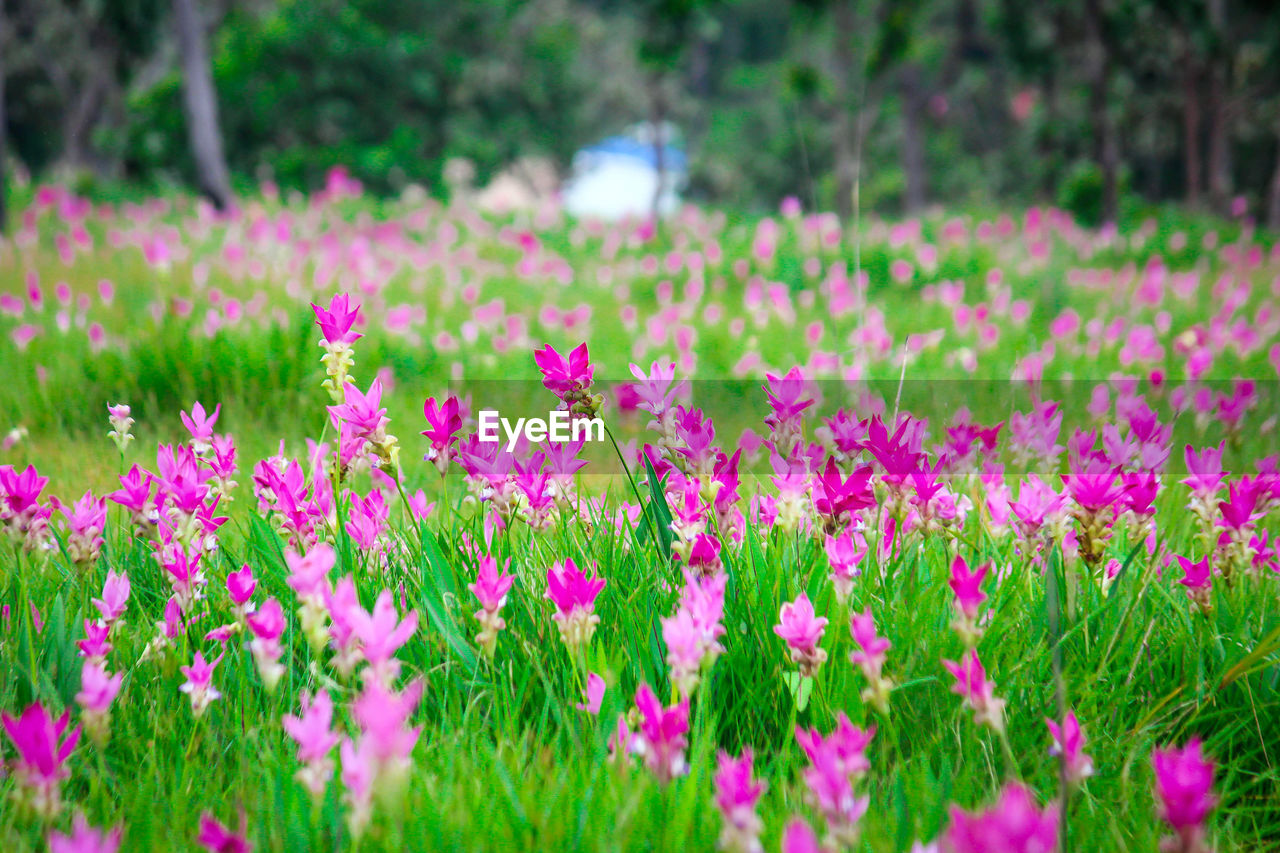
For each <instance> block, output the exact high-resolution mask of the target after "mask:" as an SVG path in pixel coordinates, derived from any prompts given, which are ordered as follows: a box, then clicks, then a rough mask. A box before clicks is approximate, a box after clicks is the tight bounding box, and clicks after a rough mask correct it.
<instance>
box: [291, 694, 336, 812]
mask: <svg viewBox="0 0 1280 853" xmlns="http://www.w3.org/2000/svg"><path fill="white" fill-rule="evenodd" d="M281 722H282V724H283V725H284V730H285V732H286V733H288V735H289V737H291V738H293V740H294V742H296V743H297V744H298V760H299V761H301V762H302V764H303V766H302V767H301V768H300V769H299V770H298V774H297V778H298V781H299V782H301V783H302V786H303V787H304V788H306V789H307V790H308V791H310V792H311V795H312V796H313V797H317V798H318V797H322V796H324V791H325V788H326V787H327V786H328V783H329V779H330V778H331V777H332V776H333V759H332V758H331V757H330V753H332V752H333V748H334V747H335V746H337V745H338V736H337V735H336V734H335V733H334V732H333V731H332V730H331V725H332V723H333V700H332V699H330V698H329V693H328V691H326V690H324V689H323V688H322V689H320V690H318V691H316V694H315V698H311V696H309V695H308V694H306V693H304V694H302V716H301V717H295V716H293V715H291V714H285V716H284V718H283V719H282V720H281Z"/></svg>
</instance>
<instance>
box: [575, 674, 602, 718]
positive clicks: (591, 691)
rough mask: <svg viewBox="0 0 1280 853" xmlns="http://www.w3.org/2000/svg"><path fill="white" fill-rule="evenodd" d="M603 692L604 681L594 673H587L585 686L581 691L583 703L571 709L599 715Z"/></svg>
mask: <svg viewBox="0 0 1280 853" xmlns="http://www.w3.org/2000/svg"><path fill="white" fill-rule="evenodd" d="M604 691H605V684H604V679H603V678H601V677H600V676H598V675H596V674H595V673H594V672H589V673H587V686H586V688H585V689H584V690H583V691H582V694H583V695H582V698H583V701H582V702H579V703H578V704H576V705H574V706H573V707H575V708H577V709H578V710H579V711H586V712H587V713H588V714H599V713H600V703H601V702H603V701H604Z"/></svg>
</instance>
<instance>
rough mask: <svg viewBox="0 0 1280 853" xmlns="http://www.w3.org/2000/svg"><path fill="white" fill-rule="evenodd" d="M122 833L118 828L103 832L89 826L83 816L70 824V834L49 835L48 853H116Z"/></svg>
mask: <svg viewBox="0 0 1280 853" xmlns="http://www.w3.org/2000/svg"><path fill="white" fill-rule="evenodd" d="M123 835H124V831H123V830H122V829H121V828H120V827H118V826H117V827H116V828H115V829H112V830H111V831H110V832H103V831H102V830H100V829H96V828H94V827H92V826H90V825H89V822H88V821H87V820H85V818H84V815H83V814H77V815H76V817H75V820H74V821H72V823H71V834H70V835H63V834H62V833H61V832H50V833H49V853H116V851H118V850H119V849H120V840H121V838H122V837H123Z"/></svg>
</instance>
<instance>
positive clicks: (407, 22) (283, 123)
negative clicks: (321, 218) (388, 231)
mask: <svg viewBox="0 0 1280 853" xmlns="http://www.w3.org/2000/svg"><path fill="white" fill-rule="evenodd" d="M579 35H580V34H579V31H578V28H577V27H576V25H575V22H574V21H573V20H572V19H571V18H569V17H567V16H566V15H565V14H564V13H563V10H562V9H561V8H560V7H559V6H558V5H557V4H555V3H534V4H530V5H526V4H522V3H512V2H502V0H487V2H481V3H465V4H457V3H449V2H445V1H444V0H429V2H421V3H411V4H407V3H401V2H395V0H358V2H350V3H347V2H338V0H321V2H300V1H298V2H295V0H289V1H288V2H282V3H280V4H279V5H277V6H275V7H274V8H272V9H271V11H269V12H268V13H267V14H265V15H263V16H261V17H259V16H255V15H254V14H252V13H250V12H248V11H239V12H236V13H235V14H234V15H233V17H232V19H231V20H230V21H229V22H228V24H227V25H226V26H225V27H223V29H222V38H221V39H219V41H218V43H217V45H216V50H215V52H214V60H213V61H214V78H215V84H216V86H217V89H218V91H219V92H220V95H221V97H220V101H221V103H220V110H221V120H222V128H223V136H224V139H225V144H226V150H227V159H228V162H229V163H230V165H231V167H232V169H233V170H234V171H236V172H238V173H239V174H241V175H243V176H260V175H261V174H262V170H263V169H264V168H265V169H266V170H267V171H268V173H269V174H271V175H273V176H274V178H275V180H276V181H277V182H278V183H279V184H280V185H281V186H284V187H296V188H306V187H314V186H318V185H321V184H322V183H323V178H324V175H325V173H326V172H327V171H328V170H329V169H331V168H334V167H336V166H343V167H346V168H347V169H348V170H350V172H351V174H352V175H353V176H354V177H357V178H359V179H361V180H362V181H364V182H365V183H366V184H367V185H368V186H369V187H370V188H371V189H372V190H374V191H375V192H396V191H398V190H400V189H402V188H403V187H404V186H405V185H406V184H409V183H417V184H422V185H425V186H427V187H428V188H431V189H433V190H436V191H440V190H441V189H442V186H443V185H442V183H441V167H442V165H443V163H444V160H445V159H446V158H448V157H451V156H465V157H469V158H471V159H472V160H474V161H475V162H476V164H477V166H478V168H479V172H480V174H481V175H482V176H485V175H488V174H490V173H491V172H492V171H493V170H495V169H496V168H498V167H500V166H501V165H503V164H505V163H507V162H509V161H511V160H513V159H515V157H517V156H519V155H526V154H544V155H547V156H550V157H551V158H553V160H555V161H557V162H559V163H561V164H564V163H566V162H567V161H568V159H569V157H570V156H571V155H572V153H573V151H575V150H576V149H577V147H578V146H579V145H581V144H582V143H583V142H584V141H586V138H587V133H588V129H587V128H585V127H582V126H575V125H574V124H573V122H574V121H575V113H574V111H573V109H572V106H573V105H574V103H575V102H576V101H578V100H579V99H580V98H581V97H582V96H583V92H584V88H585V86H586V81H585V80H584V79H583V77H582V73H581V70H580V69H579V68H577V67H575V66H574V65H573V57H574V55H575V54H576V52H577V50H578V46H579V45H578V40H579ZM180 98H181V86H180V81H179V79H178V78H177V77H176V76H171V77H170V78H168V79H167V80H166V81H164V82H163V83H161V84H160V85H158V86H156V87H154V88H153V89H151V90H149V91H147V92H145V93H143V94H141V95H140V96H139V97H138V98H136V99H135V101H134V102H133V104H132V105H131V107H132V108H131V119H132V120H131V124H130V128H129V130H128V134H127V140H126V142H125V146H126V161H127V163H128V165H129V167H130V169H131V171H132V172H134V173H135V174H138V175H140V176H145V175H151V174H156V173H164V172H165V171H166V170H169V171H170V172H171V175H172V177H174V178H179V177H186V176H189V175H190V174H191V171H192V166H191V161H190V155H189V153H188V152H187V150H186V137H185V135H184V133H183V132H182V128H183V124H182V122H183V118H182V110H181V108H180V105H181V100H180ZM175 164H176V165H177V166H178V168H177V172H176V173H174V172H173V171H172V170H173V169H174V166H175Z"/></svg>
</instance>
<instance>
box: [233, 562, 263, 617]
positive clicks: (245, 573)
mask: <svg viewBox="0 0 1280 853" xmlns="http://www.w3.org/2000/svg"><path fill="white" fill-rule="evenodd" d="M257 586H258V582H257V581H256V580H254V577H253V569H251V568H249V564H248V563H245V564H244V565H243V566H241V567H240V568H239V569H238V570H237V571H234V572H228V573H227V592H229V593H231V601H232V603H233V604H235V605H236V607H237V608H243V607H244V606H245V605H246V604H248V603H249V599H251V598H253V591H254V590H255V589H257Z"/></svg>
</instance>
